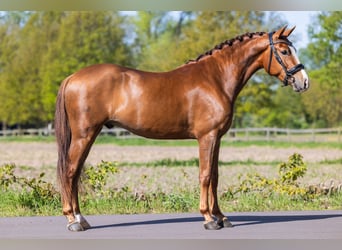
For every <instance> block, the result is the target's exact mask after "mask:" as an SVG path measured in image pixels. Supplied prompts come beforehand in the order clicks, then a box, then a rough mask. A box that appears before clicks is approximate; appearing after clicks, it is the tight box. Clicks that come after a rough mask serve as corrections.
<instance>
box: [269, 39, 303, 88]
mask: <svg viewBox="0 0 342 250" xmlns="http://www.w3.org/2000/svg"><path fill="white" fill-rule="evenodd" d="M273 34H274V32H270V33H268V38H269V41H270V46H271V53H270V60H269V61H270V62H269V63H268V70H267V71H268V72H269V73H270V69H271V63H272V54H274V57H275V59H276V60H277V62H278V63H279V64H280V66H281V67H282V68H283V70H284V72H285V74H286V76H285V78H284V80H283V84H284V85H283V86H287V85H288V84H289V83H288V80H289V79H292V78H293V75H294V74H296V73H297V72H298V71H300V70H302V69H304V65H303V64H301V63H299V64H297V65H296V66H294V67H292V68H291V69H289V70H287V68H286V66H285V64H284V62H283V60H282V59H281V57H280V56H279V54H278V52H277V50H276V49H275V47H274V44H277V43H285V44H287V45H289V46H292V47H293V45H292V43H291V42H287V41H279V42H275V43H274V42H273V39H272V35H273Z"/></svg>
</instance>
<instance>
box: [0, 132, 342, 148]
mask: <svg viewBox="0 0 342 250" xmlns="http://www.w3.org/2000/svg"><path fill="white" fill-rule="evenodd" d="M1 142H51V143H52V142H55V137H53V136H29V135H25V136H7V137H4V136H3V137H0V143H1ZM95 144H113V145H117V146H184V147H185V146H198V143H197V141H196V140H154V139H146V138H143V137H136V138H125V139H124V138H116V137H114V136H109V135H101V136H98V137H97V138H96V141H95ZM221 145H222V146H234V147H249V146H256V147H266V146H269V147H273V148H291V147H297V148H335V149H336V148H337V149H342V143H339V142H314V143H313V142H308V141H305V142H288V141H269V142H267V141H258V140H257V141H253V140H251V141H228V140H226V139H225V137H224V138H223V139H222V141H221Z"/></svg>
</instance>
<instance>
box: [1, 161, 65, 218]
mask: <svg viewBox="0 0 342 250" xmlns="http://www.w3.org/2000/svg"><path fill="white" fill-rule="evenodd" d="M15 168H16V166H15V165H14V164H5V165H3V166H1V167H0V190H2V191H3V192H9V191H10V188H12V189H14V190H15V191H16V192H17V194H16V196H14V199H15V201H16V202H17V206H22V207H26V208H28V209H30V210H32V211H35V212H37V213H40V212H41V210H42V209H43V208H44V207H45V206H49V207H54V208H57V207H59V206H60V196H59V194H58V192H57V191H56V189H55V188H54V186H53V185H52V184H51V183H49V182H46V181H44V180H43V177H44V175H45V173H44V172H42V173H41V174H39V176H38V177H37V178H27V177H18V176H16V175H15V173H14V171H15Z"/></svg>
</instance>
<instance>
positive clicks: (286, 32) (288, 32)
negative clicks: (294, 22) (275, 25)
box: [283, 26, 296, 37]
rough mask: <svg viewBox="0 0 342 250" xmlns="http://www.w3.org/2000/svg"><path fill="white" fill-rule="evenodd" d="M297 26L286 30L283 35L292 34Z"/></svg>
mask: <svg viewBox="0 0 342 250" xmlns="http://www.w3.org/2000/svg"><path fill="white" fill-rule="evenodd" d="M295 28H296V26H293V28H292V29H288V30H285V32H284V33H283V36H285V37H288V36H290V35H291V33H292V31H294V29H295Z"/></svg>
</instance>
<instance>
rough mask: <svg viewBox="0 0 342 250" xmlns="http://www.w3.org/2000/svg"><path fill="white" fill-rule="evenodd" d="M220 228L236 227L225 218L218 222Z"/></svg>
mask: <svg viewBox="0 0 342 250" xmlns="http://www.w3.org/2000/svg"><path fill="white" fill-rule="evenodd" d="M217 224H218V225H219V226H220V227H234V226H233V224H232V223H230V221H229V220H228V219H227V218H223V220H222V221H220V222H217Z"/></svg>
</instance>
